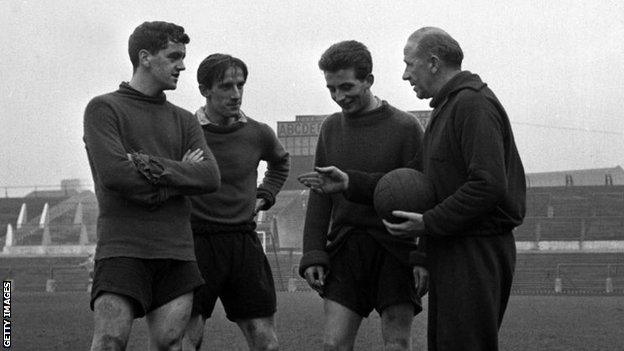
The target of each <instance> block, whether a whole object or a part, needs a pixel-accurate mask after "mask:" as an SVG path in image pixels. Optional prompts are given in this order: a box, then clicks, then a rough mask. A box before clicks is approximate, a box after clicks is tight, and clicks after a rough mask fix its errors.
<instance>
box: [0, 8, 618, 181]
mask: <svg viewBox="0 0 624 351" xmlns="http://www.w3.org/2000/svg"><path fill="white" fill-rule="evenodd" d="M491 3H495V4H491ZM153 20H163V21H168V22H174V23H176V24H179V25H182V26H183V27H184V28H185V30H186V32H187V33H188V34H189V36H190V38H191V41H190V43H189V44H188V45H187V58H186V59H185V64H186V71H185V72H183V73H182V76H181V79H180V80H179V82H178V88H177V90H175V91H168V92H167V97H168V99H169V100H170V101H171V102H173V103H174V104H177V105H179V106H181V107H183V108H186V109H188V110H190V111H195V110H196V109H197V108H198V107H199V106H201V105H202V104H203V102H204V101H203V99H202V97H201V95H199V91H198V89H197V82H196V78H195V77H196V70H197V67H198V65H199V63H200V62H201V61H202V60H203V58H205V57H206V56H208V55H209V54H211V53H215V52H221V53H228V54H231V55H234V56H237V57H239V58H241V59H242V60H243V61H245V62H246V63H247V65H248V67H249V71H250V72H249V77H248V80H247V84H246V86H245V95H244V97H243V110H244V111H245V112H246V114H248V115H249V116H251V117H252V118H255V119H257V120H260V121H262V122H265V123H267V124H269V125H270V126H271V127H272V128H273V129H276V128H277V121H290V120H294V119H295V115H302V114H329V113H332V112H335V111H338V110H339V109H338V106H337V105H335V103H334V102H333V101H332V100H331V98H330V96H329V93H328V91H327V89H326V88H325V81H324V78H323V75H322V72H320V71H319V69H318V66H317V62H318V59H319V58H320V55H321V54H322V53H323V51H324V50H325V49H327V48H328V47H329V46H330V45H331V44H333V43H336V42H338V41H342V40H351V39H354V40H358V41H361V42H363V43H364V44H365V45H366V46H367V47H368V48H369V49H370V51H371V53H372V57H373V64H374V67H373V74H374V76H375V83H374V85H373V87H372V90H373V93H374V94H375V95H377V96H379V97H380V98H382V99H385V100H387V101H388V102H390V103H391V104H393V105H394V106H396V107H398V108H400V109H404V110H422V109H429V105H428V100H418V99H417V98H416V96H415V94H414V92H413V91H412V89H411V87H410V86H409V84H408V83H407V82H405V81H402V80H401V75H402V73H403V69H404V64H403V62H402V60H403V46H404V45H405V42H406V39H407V37H408V36H409V35H410V34H411V33H412V32H413V31H415V30H416V29H418V28H420V27H423V26H436V27H440V28H442V29H444V30H446V31H447V32H448V33H449V34H450V35H451V36H453V37H454V38H455V39H456V40H457V41H458V42H459V43H460V45H461V47H462V49H463V51H464V57H465V58H464V62H463V69H465V70H469V71H471V72H474V73H477V74H479V75H480V77H481V78H482V79H483V80H484V81H485V82H486V83H487V84H488V86H489V87H490V88H491V89H492V90H493V91H494V92H495V93H496V95H497V96H498V98H499V100H500V101H501V102H502V104H503V105H504V106H505V108H506V110H507V113H508V115H509V118H510V120H511V123H512V128H513V130H514V134H515V138H516V143H517V146H518V150H519V152H520V156H521V158H522V161H523V163H524V166H525V169H526V171H527V172H543V171H557V170H571V169H584V168H602V167H615V166H617V165H624V118H623V117H624V112H623V111H624V93H622V87H624V49H623V47H622V45H621V42H622V38H624V2H621V1H609V0H603V1H601V0H598V1H593V2H590V1H563V0H560V1H499V2H490V1H460V0H457V1H435V2H432V1H414V0H411V1H406V0H395V1H382V0H376V1H368V0H365V1H348V0H347V1H299V0H291V1H278V0H254V1H232V0H226V1H210V0H202V1H199V0H197V1H144V0H134V1H132V2H128V1H123V2H122V1H111V0H107V1H88V2H87V1H84V2H83V1H66V0H59V1H45V2H44V1H18V0H0V33H1V35H0V45H1V47H3V48H4V49H5V56H4V57H3V60H2V65H1V66H2V68H1V69H0V80H1V82H2V84H0V188H2V187H7V186H33V185H39V186H41V185H58V184H59V183H60V181H61V179H66V178H78V179H81V180H83V183H85V184H90V183H91V182H92V180H91V173H90V171H89V165H88V161H87V157H86V152H85V149H84V143H83V141H82V134H83V130H82V118H83V112H84V108H85V106H86V104H87V103H88V102H89V100H90V99H91V98H93V97H94V96H97V95H100V94H104V93H107V92H111V91H114V90H116V89H117V87H118V85H119V83H120V82H122V81H128V80H130V78H131V74H132V66H131V64H130V60H129V58H128V54H127V40H128V36H129V35H130V33H131V32H132V31H133V30H134V28H135V27H137V26H138V25H139V24H141V23H142V22H144V21H153ZM618 43H620V44H618Z"/></svg>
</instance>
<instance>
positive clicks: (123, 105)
mask: <svg viewBox="0 0 624 351" xmlns="http://www.w3.org/2000/svg"><path fill="white" fill-rule="evenodd" d="M188 42H189V37H188V35H186V34H185V33H184V28H182V27H180V26H177V25H175V24H173V23H166V22H145V23H143V24H141V25H140V26H139V27H137V28H136V29H135V31H134V32H133V33H132V35H131V36H130V39H129V42H128V52H129V55H130V61H131V62H132V66H133V74H132V79H131V80H130V82H128V83H126V82H124V83H121V85H120V86H119V90H117V91H115V92H112V93H109V94H105V95H101V96H98V97H95V98H93V99H92V100H91V101H90V102H89V104H88V105H87V107H86V110H85V114H84V142H85V146H86V149H87V155H88V158H89V164H90V166H91V172H92V175H93V181H94V183H95V193H96V196H97V199H98V204H99V215H98V222H97V224H98V225H97V236H98V242H97V247H96V253H95V276H94V281H93V288H92V295H91V308H92V309H93V311H94V320H95V326H94V330H93V341H92V344H91V350H124V349H125V348H126V345H127V342H128V337H129V334H130V330H131V327H132V322H133V319H134V318H140V317H143V316H145V317H146V321H147V326H148V329H149V343H150V349H153V350H156V349H158V350H162V349H168V350H175V349H179V348H180V347H181V341H182V336H183V335H184V327H185V326H186V324H187V323H188V320H189V316H190V311H191V307H192V300H193V290H194V289H195V288H197V287H198V286H199V285H201V284H202V282H203V280H202V277H201V274H200V272H199V270H198V268H197V263H196V262H195V253H194V251H193V237H192V232H191V226H190V223H189V216H190V203H189V201H188V199H187V198H186V197H185V196H186V195H197V194H203V193H208V192H212V191H215V190H216V189H217V188H218V187H219V177H220V176H219V169H218V167H217V163H216V161H215V159H214V157H213V156H212V153H211V152H210V150H209V149H208V147H207V145H206V142H205V140H204V138H203V135H202V132H201V128H200V126H199V123H197V121H196V120H195V118H194V117H193V115H192V114H191V113H190V112H188V111H185V110H183V109H181V108H179V107H177V106H175V105H173V104H171V103H169V102H168V101H167V99H166V96H165V94H164V93H163V91H164V90H173V89H175V88H176V86H177V81H178V77H179V75H180V72H181V71H183V70H184V68H185V67H184V63H183V59H184V57H185V54H186V48H185V44H187V43H188Z"/></svg>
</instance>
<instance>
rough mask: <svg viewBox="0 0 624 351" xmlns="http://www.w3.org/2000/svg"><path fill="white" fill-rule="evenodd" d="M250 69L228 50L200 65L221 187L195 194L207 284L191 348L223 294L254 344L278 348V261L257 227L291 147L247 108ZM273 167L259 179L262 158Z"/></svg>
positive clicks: (205, 117) (189, 335)
mask: <svg viewBox="0 0 624 351" xmlns="http://www.w3.org/2000/svg"><path fill="white" fill-rule="evenodd" d="M247 75H248V70H247V66H246V65H245V63H244V62H243V61H241V60H240V59H238V58H236V57H232V56H230V55H224V54H213V55H210V56H208V57H207V58H206V59H204V60H203V62H202V63H201V64H200V65H199V68H198V69H197V81H198V83H199V90H200V92H201V94H202V95H203V96H204V97H205V98H206V105H205V106H203V107H201V108H200V109H199V110H198V111H197V112H196V114H195V116H196V117H197V119H198V120H199V123H200V124H201V125H202V129H203V133H204V136H205V138H206V142H207V143H208V146H209V147H210V149H211V150H212V152H213V153H214V155H215V157H216V159H217V162H218V164H219V169H220V172H221V188H220V189H219V191H217V192H215V193H212V194H206V195H201V196H194V197H192V198H191V201H192V205H193V209H192V216H191V224H192V228H193V236H194V239H195V254H196V255H197V261H198V264H199V268H200V270H201V273H202V275H203V277H204V280H205V281H206V284H205V285H204V286H202V287H201V288H200V289H198V290H197V291H196V293H195V301H194V304H193V314H192V317H191V322H190V323H189V326H188V328H187V331H186V336H185V341H184V344H185V349H192V350H196V349H197V350H198V349H200V348H201V343H202V336H203V330H204V324H205V322H206V319H207V318H210V315H211V314H212V311H213V309H214V306H215V303H216V301H217V298H220V299H221V303H222V304H223V307H224V308H225V312H226V315H227V318H228V319H229V320H231V321H233V322H235V323H236V324H238V326H239V327H240V329H241V331H242V332H243V335H244V336H245V339H246V341H247V344H248V345H249V349H250V350H277V348H278V341H277V335H276V333H275V327H274V321H273V315H274V314H275V311H276V298H275V287H274V283H273V276H272V274H271V267H270V266H269V263H268V260H267V258H266V255H265V254H264V250H263V248H262V245H261V243H260V240H259V238H258V234H257V233H256V232H255V230H254V229H255V228H256V223H255V221H254V217H255V215H256V214H257V213H258V211H263V210H267V209H269V208H270V207H271V206H272V205H273V204H274V203H275V196H276V195H277V193H278V192H279V191H280V189H281V188H282V185H283V184H284V182H285V181H286V178H287V177H288V170H289V155H288V153H287V152H286V151H285V150H284V148H283V147H282V145H281V144H280V142H279V140H278V139H277V137H276V136H275V133H274V132H273V130H272V129H271V128H270V127H269V126H268V125H266V124H264V123H262V122H259V121H256V120H255V119H252V118H251V117H249V116H247V115H246V114H245V113H243V111H241V109H240V107H241V103H242V98H243V90H244V87H245V83H246V81H247ZM260 161H266V163H267V171H266V173H265V175H264V178H263V179H262V182H261V184H260V185H257V179H258V171H257V170H258V165H259V163H260Z"/></svg>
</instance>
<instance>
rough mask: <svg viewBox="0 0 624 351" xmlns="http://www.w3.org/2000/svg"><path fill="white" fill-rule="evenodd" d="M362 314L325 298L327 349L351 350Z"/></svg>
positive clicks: (325, 345) (331, 350)
mask: <svg viewBox="0 0 624 351" xmlns="http://www.w3.org/2000/svg"><path fill="white" fill-rule="evenodd" d="M361 322H362V316H360V315H359V314H357V313H355V312H353V311H352V310H350V309H348V308H346V307H345V306H343V305H341V304H339V303H337V302H334V301H331V300H327V299H325V340H324V349H325V351H334V350H335V351H350V350H353V346H354V345H355V337H356V335H357V331H358V329H359V328H360V323H361Z"/></svg>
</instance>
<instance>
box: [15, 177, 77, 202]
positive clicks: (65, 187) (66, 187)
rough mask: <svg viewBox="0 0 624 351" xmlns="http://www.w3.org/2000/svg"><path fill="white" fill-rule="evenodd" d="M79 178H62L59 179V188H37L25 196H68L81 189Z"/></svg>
mask: <svg viewBox="0 0 624 351" xmlns="http://www.w3.org/2000/svg"><path fill="white" fill-rule="evenodd" d="M82 190H83V189H82V184H81V182H80V179H63V180H61V186H60V189H54V190H38V189H37V188H35V190H34V191H31V192H30V193H28V194H27V195H26V196H25V197H46V198H53V197H69V196H74V195H77V194H79V193H80V192H81V191H82Z"/></svg>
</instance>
